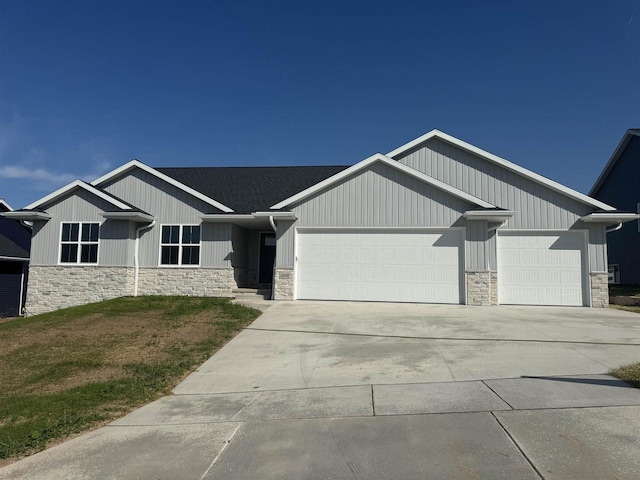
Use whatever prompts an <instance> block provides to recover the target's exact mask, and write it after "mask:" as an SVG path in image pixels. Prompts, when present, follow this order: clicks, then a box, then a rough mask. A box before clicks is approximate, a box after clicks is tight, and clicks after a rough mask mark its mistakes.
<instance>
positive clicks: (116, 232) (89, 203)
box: [31, 189, 133, 267]
mask: <svg viewBox="0 0 640 480" xmlns="http://www.w3.org/2000/svg"><path fill="white" fill-rule="evenodd" d="M44 208H45V210H46V211H47V212H48V213H49V214H50V215H51V220H49V221H48V222H43V221H37V222H34V228H33V234H32V243H31V265H58V263H59V260H60V259H59V258H58V255H59V254H60V239H61V237H60V235H61V232H60V229H61V223H62V222H97V223H99V224H100V241H99V242H100V243H99V247H98V265H109V266H116V267H119V266H130V265H133V243H132V242H128V241H127V240H129V239H130V238H132V232H131V229H130V225H129V222H122V221H115V220H105V218H104V217H103V216H102V212H104V211H109V210H113V209H114V207H113V205H111V204H110V203H109V202H107V201H105V200H103V199H101V198H98V197H96V196H95V195H93V194H91V193H89V192H87V191H86V190H83V189H77V190H75V191H73V192H71V193H70V194H69V195H67V196H66V197H64V198H62V199H61V200H58V201H57V202H56V203H54V204H51V205H44Z"/></svg>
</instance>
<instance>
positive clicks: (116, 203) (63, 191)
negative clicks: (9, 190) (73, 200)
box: [23, 180, 131, 210]
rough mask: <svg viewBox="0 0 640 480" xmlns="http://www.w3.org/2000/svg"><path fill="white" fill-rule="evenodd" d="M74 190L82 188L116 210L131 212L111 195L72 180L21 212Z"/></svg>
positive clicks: (79, 181)
mask: <svg viewBox="0 0 640 480" xmlns="http://www.w3.org/2000/svg"><path fill="white" fill-rule="evenodd" d="M74 188H82V189H84V190H86V191H87V192H89V193H92V194H94V195H95V196H96V197H99V198H101V199H103V200H105V201H107V202H109V203H110V204H111V205H114V206H116V207H118V208H121V209H123V210H131V207H130V206H129V205H127V204H126V203H123V202H121V201H120V200H118V199H116V198H114V197H112V196H111V195H109V194H108V193H106V192H103V191H102V190H99V189H97V188H95V186H93V185H89V184H88V183H85V182H83V181H82V180H74V181H73V182H71V183H69V184H68V185H65V186H64V187H62V188H59V189H58V190H56V191H55V192H53V193H50V194H49V195H47V196H46V197H42V198H41V199H40V200H36V201H35V202H33V203H30V204H29V205H27V206H26V207H24V209H23V210H33V209H34V208H38V207H39V206H41V205H43V204H45V203H48V202H50V201H52V200H56V199H57V198H59V197H61V196H63V195H65V194H66V193H68V192H70V191H71V190H73V189H74Z"/></svg>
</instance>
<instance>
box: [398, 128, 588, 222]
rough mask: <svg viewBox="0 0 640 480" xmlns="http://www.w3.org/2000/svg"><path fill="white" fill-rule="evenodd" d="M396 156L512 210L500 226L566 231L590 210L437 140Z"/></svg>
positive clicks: (404, 161)
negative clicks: (512, 212) (510, 216)
mask: <svg viewBox="0 0 640 480" xmlns="http://www.w3.org/2000/svg"><path fill="white" fill-rule="evenodd" d="M396 159H397V160H398V161H400V162H401V163H403V164H405V165H408V166H410V167H412V168H415V169H416V170H419V171H421V172H424V173H426V174H427V175H430V176H432V177H434V178H436V179H438V180H441V181H443V182H445V183H447V184H449V185H452V186H454V187H456V188H458V189H460V190H462V191H465V192H468V193H470V194H471V195H474V196H476V197H479V198H481V199H483V200H485V201H487V202H490V203H492V204H494V205H496V206H498V207H501V208H506V209H509V210H515V211H516V212H517V213H516V215H514V217H513V218H511V219H510V220H509V221H508V222H507V224H506V225H505V227H504V228H511V229H561V230H566V229H569V228H571V227H573V226H574V224H575V223H576V222H577V221H578V220H579V218H580V217H581V216H583V215H586V214H588V213H590V212H592V211H593V210H594V208H593V207H590V206H588V205H585V204H583V203H580V202H578V201H576V200H573V199H571V198H568V197H566V196H565V195H563V194H561V193H558V192H556V191H554V190H551V189H550V188H548V187H545V186H543V185H540V184H538V183H536V182H534V181H532V180H529V179H527V178H524V177H522V176H521V175H519V174H517V173H515V172H512V171H510V170H507V169H505V168H504V167H501V166H499V165H497V164H494V163H492V162H489V161H488V160H485V159H483V158H480V157H478V156H476V155H474V154H472V153H469V152H467V151H465V150H462V149H460V148H458V147H456V146H453V145H451V144H449V143H447V142H444V141H442V140H439V139H432V140H429V141H427V142H425V143H423V144H422V145H420V146H419V147H418V148H417V149H415V150H413V151H410V152H408V153H405V154H403V155H402V156H399V157H397V158H396Z"/></svg>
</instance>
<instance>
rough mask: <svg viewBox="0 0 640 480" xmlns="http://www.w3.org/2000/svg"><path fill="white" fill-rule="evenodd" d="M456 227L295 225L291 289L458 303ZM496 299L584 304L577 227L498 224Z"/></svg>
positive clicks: (314, 295)
mask: <svg viewBox="0 0 640 480" xmlns="http://www.w3.org/2000/svg"><path fill="white" fill-rule="evenodd" d="M463 233H464V231H463V230H458V229H450V230H399V231H388V230H333V229H331V230H302V229H301V230H299V231H298V235H297V253H296V259H297V264H296V288H297V291H296V296H297V298H299V299H307V300H355V301H386V302H424V303H465V298H464V238H463ZM497 251H498V256H497V261H498V299H499V303H501V304H516V305H517V304H520V305H575V306H581V305H588V298H589V297H588V293H587V292H586V290H585V285H586V278H585V272H586V271H588V270H587V265H586V252H585V237H584V234H583V233H581V232H554V233H544V232H542V233H531V232H527V233H522V232H500V234H499V235H498V241H497Z"/></svg>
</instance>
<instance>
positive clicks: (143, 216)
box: [102, 212, 155, 222]
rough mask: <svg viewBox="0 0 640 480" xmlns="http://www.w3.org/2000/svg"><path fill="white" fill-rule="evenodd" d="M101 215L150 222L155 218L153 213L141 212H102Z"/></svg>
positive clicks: (116, 218)
mask: <svg viewBox="0 0 640 480" xmlns="http://www.w3.org/2000/svg"><path fill="white" fill-rule="evenodd" d="M102 216H103V217H104V218H112V219H115V220H130V221H132V222H152V221H154V220H155V217H154V216H153V215H149V214H148V213H142V212H102Z"/></svg>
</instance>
